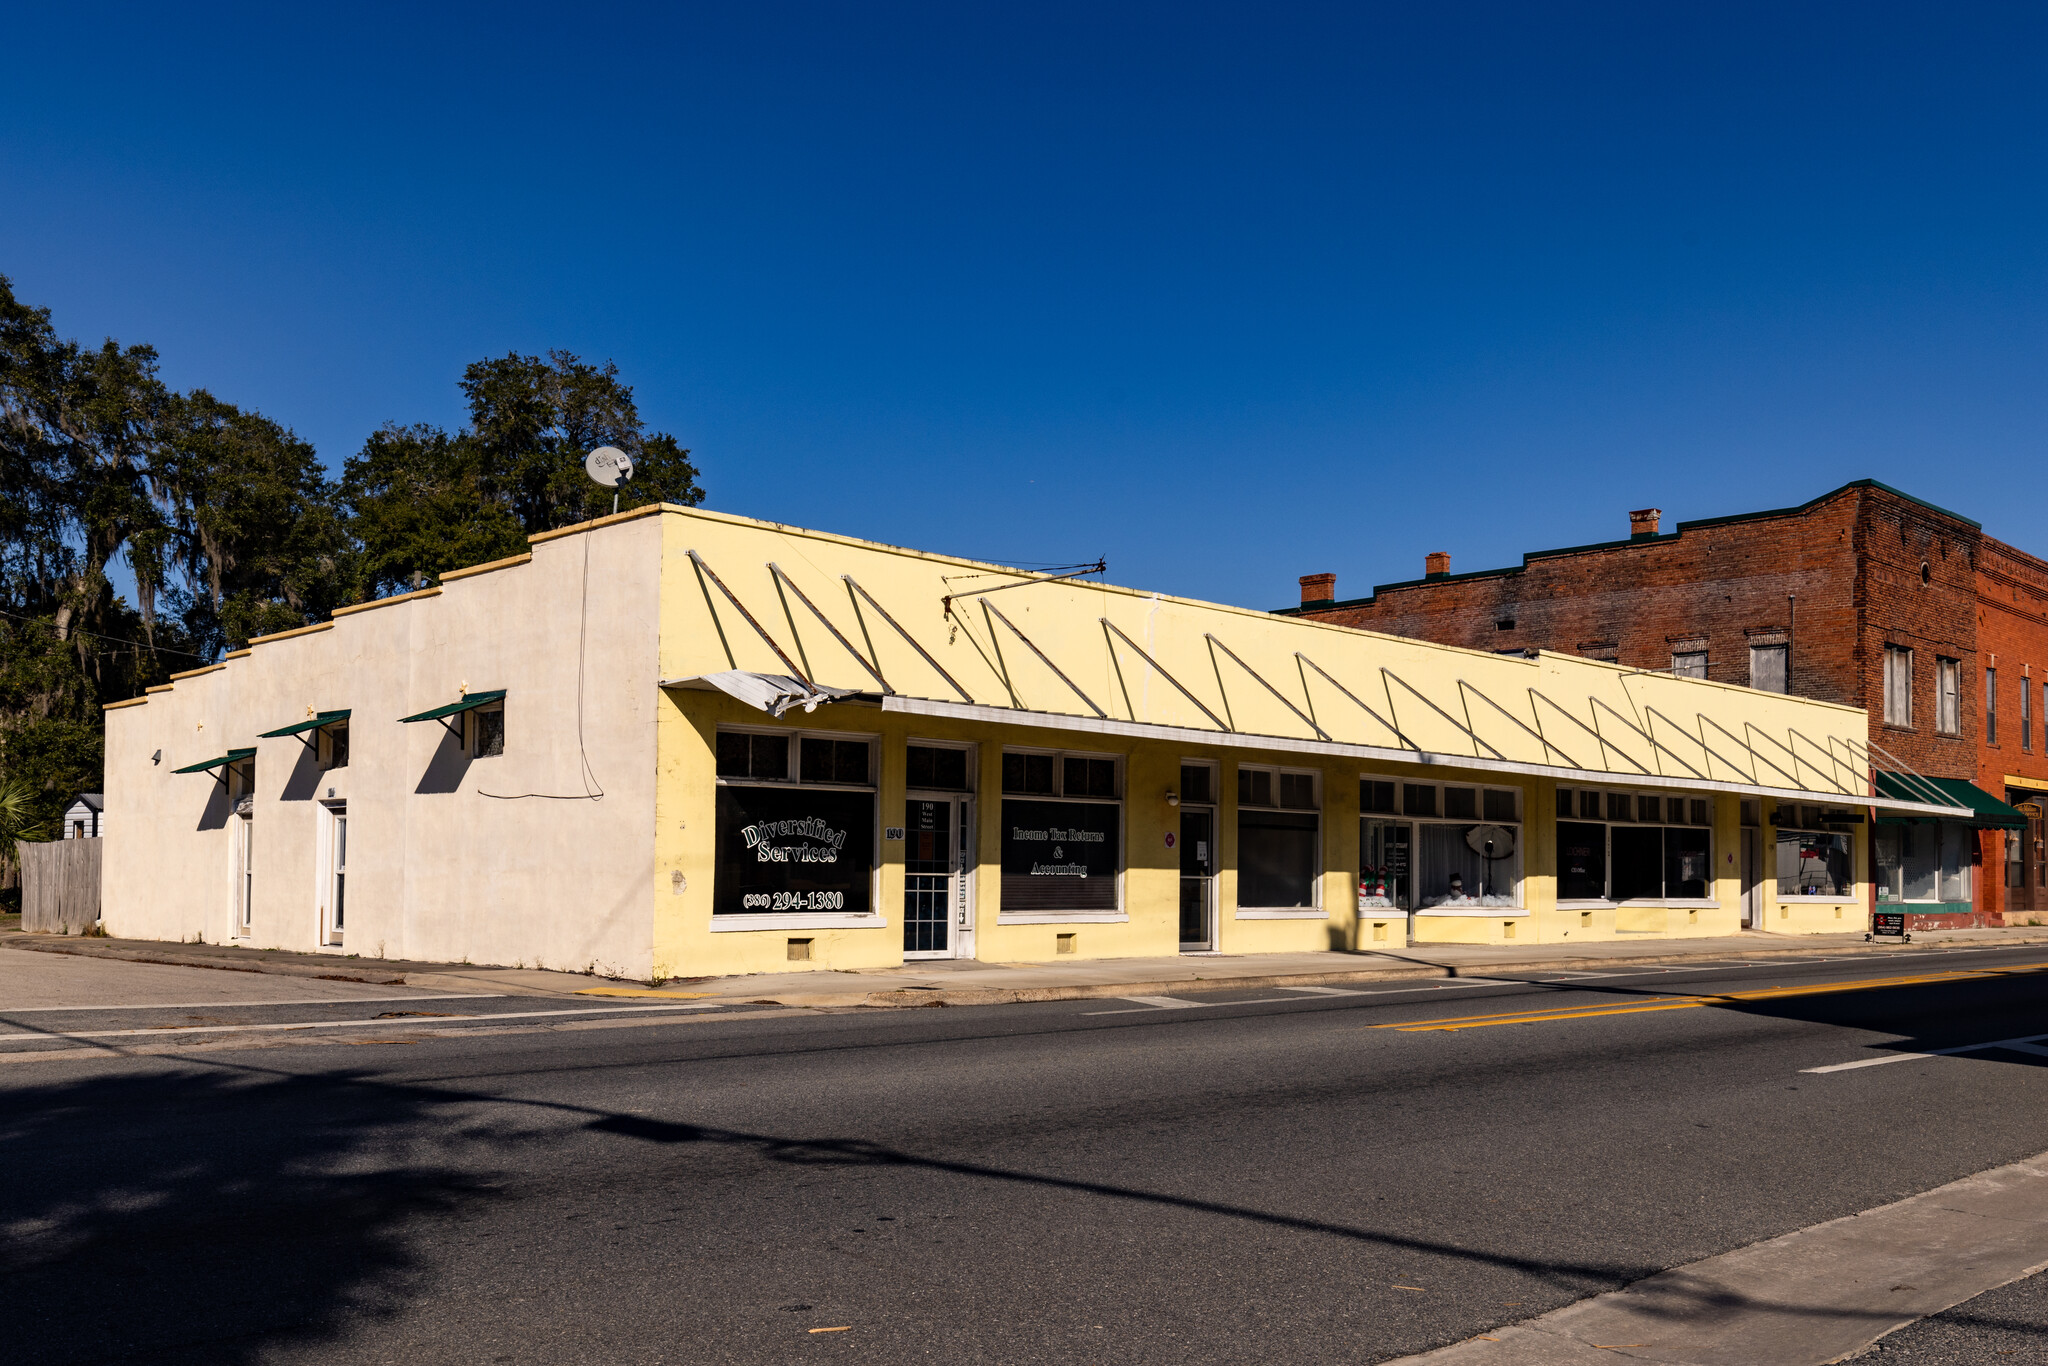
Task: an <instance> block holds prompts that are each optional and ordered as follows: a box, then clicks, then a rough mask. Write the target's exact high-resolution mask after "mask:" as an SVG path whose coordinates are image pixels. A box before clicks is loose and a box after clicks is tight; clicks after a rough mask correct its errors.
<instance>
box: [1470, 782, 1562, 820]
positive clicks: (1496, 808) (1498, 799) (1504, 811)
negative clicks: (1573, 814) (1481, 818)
mask: <svg viewBox="0 0 2048 1366" xmlns="http://www.w3.org/2000/svg"><path fill="white" fill-rule="evenodd" d="M1565 809H1566V810H1567V811H1569V810H1570V808H1569V807H1567V808H1565ZM1484 814H1485V816H1486V819H1488V820H1490V821H1496V822H1502V823H1507V824H1512V823H1513V822H1514V819H1515V794H1514V793H1512V792H1505V791H1501V790H1500V789H1497V788H1488V789H1487V790H1486V794H1485V812H1484Z"/></svg>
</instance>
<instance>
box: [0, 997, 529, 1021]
mask: <svg viewBox="0 0 2048 1366" xmlns="http://www.w3.org/2000/svg"><path fill="white" fill-rule="evenodd" d="M504 995H505V993H504V992H502V991H474V992H470V993H468V994H466V995H461V996H451V995H445V994H444V995H439V996H328V997H314V998H312V999H309V1000H304V1001H172V1002H171V1003H170V1004H168V1005H160V1006H0V1018H5V1017H6V1016H9V1015H48V1014H50V1013H52V1012H53V1011H59V1010H254V1009H256V1008H258V1007H260V1006H380V1005H389V1004H390V1003H391V1002H393V1001H497V1000H502V999H503V998H504Z"/></svg>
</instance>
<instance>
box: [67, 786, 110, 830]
mask: <svg viewBox="0 0 2048 1366" xmlns="http://www.w3.org/2000/svg"><path fill="white" fill-rule="evenodd" d="M106 805H107V799H106V798H105V797H104V796H102V795H100V794H99V793H97V792H81V793H79V794H78V795H77V796H76V797H73V798H72V799H71V805H69V806H67V807H65V808H64V833H63V834H62V835H61V836H60V837H59V838H61V839H67V840H96V839H98V838H100V836H102V835H104V834H105V833H106V830H105V828H104V827H105V811H106Z"/></svg>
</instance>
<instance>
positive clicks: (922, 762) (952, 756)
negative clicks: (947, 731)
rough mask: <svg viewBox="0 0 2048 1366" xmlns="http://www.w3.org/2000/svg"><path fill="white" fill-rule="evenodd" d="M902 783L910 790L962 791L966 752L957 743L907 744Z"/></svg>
mask: <svg viewBox="0 0 2048 1366" xmlns="http://www.w3.org/2000/svg"><path fill="white" fill-rule="evenodd" d="M903 785H904V786H905V787H907V788H909V789H910V790H911V791H913V792H965V791H966V790H967V787H968V782H967V751H966V749H965V748H963V747H961V746H958V745H906V746H904V748H903Z"/></svg>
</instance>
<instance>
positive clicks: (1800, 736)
mask: <svg viewBox="0 0 2048 1366" xmlns="http://www.w3.org/2000/svg"><path fill="white" fill-rule="evenodd" d="M1785 733H1786V734H1787V735H1790V736H1791V737H1792V738H1793V739H1794V740H1804V741H1806V743H1807V744H1809V745H1812V746H1813V747H1814V748H1815V749H1818V750H1823V751H1825V752H1826V753H1827V756H1828V763H1829V764H1831V765H1835V766H1836V767H1840V764H1839V762H1838V761H1837V760H1836V758H1835V755H1834V751H1833V750H1830V749H1828V748H1827V746H1825V745H1822V744H1819V743H1817V742H1816V741H1815V740H1814V738H1813V737H1812V736H1811V735H1808V734H1806V733H1805V732H1804V731H1799V730H1794V729H1793V728H1792V727H1790V726H1787V727H1786V728H1785ZM1792 761H1793V762H1794V763H1803V764H1805V765H1806V766H1807V767H1808V768H1810V769H1812V770H1813V771H1814V772H1815V773H1817V774H1819V775H1820V778H1821V781H1822V782H1825V783H1831V784H1833V785H1834V786H1835V787H1837V788H1839V789H1840V790H1841V793H1842V795H1843V796H1845V797H1853V796H1855V795H1857V794H1856V793H1854V792H1851V791H1850V790H1849V788H1848V786H1847V785H1846V784H1845V783H1843V781H1842V780H1841V779H1840V778H1837V777H1830V776H1828V774H1827V773H1826V772H1825V771H1823V770H1822V768H1821V766H1820V765H1819V764H1816V763H1814V762H1812V761H1811V760H1806V759H1801V758H1800V757H1799V751H1797V750H1794V751H1792Z"/></svg>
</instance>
